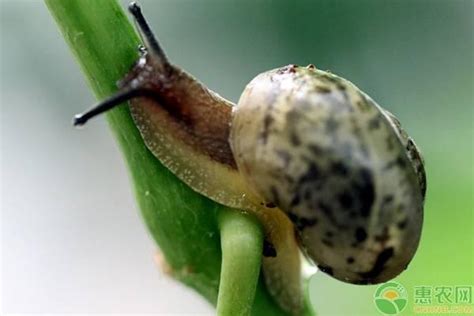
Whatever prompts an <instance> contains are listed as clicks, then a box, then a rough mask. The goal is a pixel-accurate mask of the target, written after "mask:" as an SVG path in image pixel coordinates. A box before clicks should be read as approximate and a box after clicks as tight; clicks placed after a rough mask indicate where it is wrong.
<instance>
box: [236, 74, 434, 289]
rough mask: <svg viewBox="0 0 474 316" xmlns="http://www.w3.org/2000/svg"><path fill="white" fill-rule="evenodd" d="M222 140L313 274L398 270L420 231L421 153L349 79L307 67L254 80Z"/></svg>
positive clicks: (351, 275) (364, 276)
mask: <svg viewBox="0 0 474 316" xmlns="http://www.w3.org/2000/svg"><path fill="white" fill-rule="evenodd" d="M230 142H231V147H232V150H233V152H234V156H235V159H236V162H237V166H238V169H239V171H240V172H241V173H242V174H243V177H244V179H246V181H247V183H248V184H249V186H250V187H251V188H252V189H253V191H254V192H255V193H256V194H258V195H260V196H262V197H263V198H264V199H265V200H266V201H270V202H273V203H274V204H276V205H277V206H278V207H279V208H280V209H282V210H284V211H285V212H286V213H287V215H288V216H289V218H290V219H291V220H292V221H293V223H294V224H295V226H296V228H297V230H298V232H299V234H300V237H301V242H302V245H303V248H304V250H305V252H306V253H307V255H308V256H309V257H310V258H311V259H312V260H313V261H314V262H316V263H317V264H318V266H319V267H320V269H321V270H322V271H324V272H326V273H328V274H330V275H332V276H334V277H335V278H337V279H339V280H342V281H345V282H350V283H358V284H367V283H379V282H384V281H387V280H389V279H391V278H393V277H395V276H397V275H398V274H399V273H400V272H401V271H403V270H404V269H405V268H406V266H407V265H408V263H409V262H410V260H411V259H412V257H413V255H414V253H415V251H416V249H417V246H418V242H419V239H420V235H421V227H422V220H423V195H424V191H425V183H426V181H425V176H424V171H423V163H422V160H421V156H420V155H419V152H418V150H417V149H416V146H415V145H414V143H413V142H412V141H411V139H409V138H408V137H407V136H406V133H404V132H403V130H402V129H401V127H400V125H399V123H398V120H396V119H395V118H394V117H393V116H392V115H391V114H388V113H387V112H385V111H384V110H382V109H381V108H380V107H379V106H378V105H377V104H376V103H375V102H374V101H373V100H371V99H370V98H369V97H368V96H367V95H365V94H364V93H363V92H361V91H360V90H359V89H358V88H357V87H356V86H354V85H353V84H352V83H350V82H348V81H347V80H344V79H342V78H340V77H337V76H335V75H332V74H330V73H327V72H324V71H320V70H316V69H314V67H313V66H309V67H307V68H304V67H297V66H294V65H290V66H287V67H284V68H280V69H276V70H272V71H269V72H266V73H263V74H260V75H258V76H257V77H256V78H255V79H253V80H252V82H250V83H249V84H248V86H247V87H246V88H245V90H244V92H243V93H242V96H241V97H240V100H239V103H238V105H237V106H236V107H235V108H234V109H233V119H232V128H231V134H230Z"/></svg>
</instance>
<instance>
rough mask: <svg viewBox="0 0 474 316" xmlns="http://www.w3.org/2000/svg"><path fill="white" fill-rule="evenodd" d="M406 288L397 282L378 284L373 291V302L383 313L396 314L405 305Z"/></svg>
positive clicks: (406, 299)
mask: <svg viewBox="0 0 474 316" xmlns="http://www.w3.org/2000/svg"><path fill="white" fill-rule="evenodd" d="M407 297H408V295H407V290H406V289H405V288H404V287H403V285H401V284H400V283H397V282H388V283H385V284H382V285H380V286H379V287H378V288H377V290H376V291H375V293H374V303H375V306H376V307H377V309H378V310H379V312H381V313H382V314H385V315H398V314H399V313H401V312H402V311H403V309H404V308H405V307H406V306H407V302H408V298H407Z"/></svg>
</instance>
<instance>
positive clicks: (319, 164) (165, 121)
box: [75, 4, 426, 311]
mask: <svg viewBox="0 0 474 316" xmlns="http://www.w3.org/2000/svg"><path fill="white" fill-rule="evenodd" d="M130 11H131V13H132V14H133V15H134V17H135V18H136V20H137V24H138V26H139V30H140V32H141V35H142V39H143V41H144V43H145V47H146V48H144V49H141V50H140V54H141V56H140V58H139V60H138V61H137V62H136V64H135V65H134V66H133V68H132V70H131V71H130V72H129V73H128V74H127V75H126V76H125V77H124V78H123V79H122V80H121V81H120V82H119V84H118V85H119V92H118V93H117V94H116V95H114V96H112V97H111V98H110V99H107V100H105V101H103V102H101V103H100V104H99V105H98V106H97V107H95V108H93V109H92V110H90V111H88V112H86V113H84V114H81V115H78V116H76V117H75V125H82V124H84V123H85V122H87V120H88V119H89V118H91V117H93V116H95V115H97V114H99V113H102V112H104V111H107V110H108V109H110V108H112V107H114V106H116V105H118V104H120V103H121V102H123V101H126V100H129V101H130V111H131V114H132V117H133V119H134V121H135V123H136V126H137V128H138V129H139V131H140V133H141V135H142V137H143V140H144V142H145V144H146V146H147V147H148V148H149V149H150V151H151V152H152V153H153V154H154V155H155V156H156V157H157V158H158V159H159V160H160V161H161V162H162V163H163V164H164V165H165V166H166V167H168V168H169V169H170V170H171V171H172V172H173V173H174V174H175V175H176V176H177V177H178V178H180V179H181V180H182V181H183V182H185V183H186V184H188V185H189V186H190V187H191V188H193V189H194V190H195V191H197V192H199V193H201V194H203V195H205V196H207V197H208V198H210V199H212V200H214V201H216V202H218V203H221V204H223V205H226V206H229V207H232V208H235V209H239V210H243V211H248V212H252V213H254V214H255V215H256V216H257V217H258V218H259V220H260V221H261V222H262V225H263V227H264V231H265V235H266V240H267V242H268V244H269V245H270V246H271V249H272V251H271V252H270V253H271V254H270V255H268V254H267V256H266V257H265V258H264V260H263V272H264V275H265V278H266V281H267V284H269V285H270V286H269V290H270V291H273V294H274V296H276V297H278V300H279V301H280V302H281V305H283V307H284V308H286V309H288V310H292V311H297V310H298V308H299V307H300V306H301V304H302V300H303V293H302V292H301V290H300V285H301V284H300V273H301V268H300V266H301V260H300V256H299V250H298V248H299V247H300V248H301V249H302V251H303V252H304V253H305V254H306V255H307V257H309V258H310V260H311V261H313V262H314V263H315V264H317V265H318V266H319V267H320V270H322V271H323V272H325V273H327V274H329V275H331V276H333V277H335V278H337V279H339V280H342V281H345V282H349V283H355V284H369V283H370V284H372V283H379V282H384V281H387V280H389V279H391V278H393V277H395V276H397V275H398V274H399V273H401V272H402V271H403V270H404V269H405V268H406V266H407V265H408V263H409V262H410V260H411V259H412V257H413V256H414V253H415V251H416V248H417V246H418V242H419V239H420V236H421V227H422V220H423V200H424V194H425V188H426V180H425V173H424V169H423V161H422V159H421V155H420V153H419V150H418V149H417V147H416V145H415V144H414V142H413V140H412V139H411V138H409V137H408V135H407V134H406V133H405V132H404V131H403V129H402V128H401V126H400V124H399V122H398V120H397V119H396V118H395V117H394V116H393V115H391V114H390V113H388V112H387V111H385V110H383V109H382V108H381V107H380V106H378V105H377V104H376V103H375V102H374V101H373V100H372V99H370V98H369V97H368V96H367V95H366V94H364V93H363V92H361V91H360V90H359V89H358V88H357V87H356V86H354V85H353V84H352V83H350V82H349V81H347V80H345V79H342V78H340V77H337V76H335V75H332V74H330V73H327V72H324V71H321V70H317V69H315V67H314V66H312V65H310V66H308V67H298V66H295V65H289V66H285V67H282V68H278V69H274V70H270V71H268V72H265V73H263V74H260V75H258V76H257V77H256V78H255V79H253V80H252V81H251V82H250V83H249V84H248V85H247V87H246V88H245V90H244V91H243V93H242V95H241V97H240V100H239V102H238V104H236V105H234V104H233V103H231V102H229V101H227V100H225V99H224V98H222V97H220V96H219V95H217V94H216V93H214V92H212V91H211V90H209V89H208V88H207V87H205V86H204V85H203V84H201V83H200V82H199V81H198V80H196V79H195V78H193V77H192V76H191V75H189V74H188V73H186V72H185V71H183V70H181V69H180V68H179V67H177V66H174V65H172V64H171V63H170V62H169V61H168V59H167V58H166V56H165V54H164V53H163V51H162V49H161V47H160V46H159V45H158V42H157V41H156V39H155V38H154V37H153V35H152V33H151V31H150V29H149V28H148V25H147V24H146V22H145V20H144V18H143V16H142V15H141V12H140V8H139V7H138V6H137V5H136V4H132V5H131V6H130ZM294 231H296V234H295V233H294ZM272 289H274V290H272ZM275 289H276V290H275Z"/></svg>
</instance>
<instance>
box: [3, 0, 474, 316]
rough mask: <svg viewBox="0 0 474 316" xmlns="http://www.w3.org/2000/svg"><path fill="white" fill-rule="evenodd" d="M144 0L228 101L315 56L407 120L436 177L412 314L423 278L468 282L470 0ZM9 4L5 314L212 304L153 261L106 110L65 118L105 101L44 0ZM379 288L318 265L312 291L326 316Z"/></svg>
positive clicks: (194, 69) (368, 307) (364, 306)
mask: <svg viewBox="0 0 474 316" xmlns="http://www.w3.org/2000/svg"><path fill="white" fill-rule="evenodd" d="M99 1H100V0H99ZM140 2H141V4H142V5H143V8H144V12H145V14H146V16H147V18H148V19H149V21H150V24H151V26H152V28H153V30H154V31H155V33H156V34H157V36H158V37H159V39H160V41H161V42H162V45H163V46H164V48H165V50H166V51H167V54H168V56H169V57H170V58H171V59H172V60H173V62H174V63H176V64H178V65H181V66H182V67H183V68H185V69H186V70H188V71H189V72H190V73H192V74H193V75H195V76H196V77H198V78H200V79H201V80H202V81H203V82H205V83H206V84H207V85H208V86H209V87H211V88H212V89H213V90H215V91H217V92H219V93H220V94H221V95H223V96H225V97H228V98H229V99H231V100H233V101H237V100H238V97H239V95H240V92H241V91H242V90H243V88H244V86H245V85H246V83H248V82H249V81H250V80H251V79H252V78H253V77H254V76H255V75H257V74H258V73H260V72H263V71H266V70H268V69H272V68H276V67H279V66H282V65H285V64H290V63H295V64H301V65H306V64H308V63H313V64H315V65H316V67H318V68H320V69H324V70H330V71H332V72H334V73H336V74H338V75H340V76H343V77H345V78H347V79H349V80H351V81H353V82H354V83H355V84H356V85H358V86H359V87H360V88H361V89H362V90H363V91H365V92H366V93H368V94H369V95H370V96H371V97H372V98H373V99H375V100H376V101H377V102H378V103H379V104H380V105H382V106H383V107H385V108H387V109H388V110H390V111H391V112H392V113H394V114H395V115H396V116H398V117H399V119H400V120H401V122H402V124H403V125H404V127H405V128H406V130H407V131H408V132H409V134H410V135H411V136H412V137H413V138H414V139H415V141H416V142H417V144H418V145H419V146H420V148H421V150H422V153H423V154H424V157H425V160H426V169H427V176H428V192H427V200H426V204H425V224H424V229H423V235H422V239H421V244H420V247H419V250H418V252H417V254H416V256H415V258H414V260H413V261H412V263H411V264H410V266H409V268H408V270H406V271H405V272H404V273H403V274H402V275H401V276H399V277H398V278H397V279H396V280H397V281H398V282H400V283H401V284H403V285H404V286H405V288H406V289H407V290H408V295H409V305H408V307H407V308H406V309H405V310H404V312H403V313H402V315H412V314H413V309H412V306H413V294H414V293H413V290H414V287H415V286H421V285H428V286H433V287H434V286H457V285H473V282H474V281H473V279H474V277H473V274H474V271H473V269H474V268H473V215H472V213H473V195H474V191H473V178H474V172H473V165H474V163H473V147H474V145H473V135H474V129H473V119H474V116H473V107H474V95H473V87H474V75H473V69H474V68H473V64H474V63H473V59H474V58H473V49H474V41H473V29H474V28H473V26H474V25H473V17H474V14H473V12H474V11H473V9H474V5H473V1H469V0H466V1H461V0H444V1H440V0H434V1H428V0H415V1H413V0H411V1H408V0H407V1H380V0H370V1H366V0H362V1H339V0H327V1H217V0H214V1H190V0H189V1H171V0H167V1H151V0H149V1H145V0H142V1H140ZM0 3H1V19H0V37H1V56H0V58H1V152H0V153H1V208H2V214H1V216H2V217H1V219H2V221H1V225H2V226H1V232H2V240H1V242H2V244H1V246H2V261H1V263H2V269H1V273H2V275H1V277H2V290H3V291H2V295H1V296H2V301H3V306H2V310H3V311H4V312H11V313H13V312H15V313H20V312H21V313H25V312H61V313H63V312H64V313H65V312H87V313H93V312H95V313H101V312H124V313H127V312H128V313H139V312H142V313H164V314H170V313H178V312H184V313H202V314H209V313H212V309H211V308H210V307H209V306H208V305H207V303H205V302H202V301H201V300H200V298H199V297H196V296H195V295H194V294H193V293H190V291H187V290H186V289H184V287H183V286H181V285H179V284H175V283H174V282H172V281H170V280H167V279H166V278H164V277H163V276H161V275H160V274H159V273H158V272H157V271H156V268H155V267H154V266H153V262H152V260H151V256H152V253H153V251H154V249H155V246H154V245H153V243H152V242H151V240H150V239H149V238H148V237H147V235H146V233H145V229H144V226H143V225H142V223H141V220H140V218H139V216H138V212H137V211H136V210H135V205H134V202H133V199H132V194H131V192H130V188H129V184H128V180H127V175H126V170H125V167H124V165H123V162H122V161H121V157H120V153H119V152H118V150H117V148H116V147H115V144H114V141H113V139H112V137H111V135H110V134H109V133H108V131H107V127H106V124H105V123H104V120H103V119H98V120H96V121H94V122H93V124H91V125H90V126H88V127H87V128H86V129H84V130H83V131H80V132H79V131H76V130H74V129H73V128H72V127H71V126H70V121H71V118H72V116H73V114H75V113H77V112H80V111H81V110H83V109H85V108H87V107H88V106H89V105H90V104H92V103H94V102H95V101H94V100H93V98H92V93H91V91H90V90H89V89H88V87H87V86H86V84H85V81H84V79H83V77H82V74H81V73H80V70H79V68H78V66H77V65H76V63H75V61H74V59H73V57H72V55H71V54H70V52H69V51H68V48H67V47H66V44H65V43H64V41H63V39H62V38H61V36H60V34H59V31H58V29H57V27H56V25H55V24H54V22H53V20H52V18H51V17H50V16H49V13H48V12H47V9H46V7H45V5H44V3H42V2H41V1H26V0H22V1H13V0H11V1H6V0H2V1H1V2H0ZM122 3H123V4H124V5H126V4H127V1H122ZM111 32H113V30H111ZM111 263H113V264H111ZM375 289H376V286H353V285H347V284H344V283H341V282H339V281H336V280H334V279H331V278H330V277H328V276H326V275H324V274H322V273H318V274H317V275H316V276H315V277H313V279H312V280H311V284H310V296H311V299H312V302H313V304H314V306H315V307H316V310H317V312H318V314H319V315H379V313H378V312H377V311H376V309H375V307H374V304H373V293H374V291H375ZM183 300H184V301H186V302H187V303H186V306H185V305H184V304H183ZM188 302H189V303H188Z"/></svg>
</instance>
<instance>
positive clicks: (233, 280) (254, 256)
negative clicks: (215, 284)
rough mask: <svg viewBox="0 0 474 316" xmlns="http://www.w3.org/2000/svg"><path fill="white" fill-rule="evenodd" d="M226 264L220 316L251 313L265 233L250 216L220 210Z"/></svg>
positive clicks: (220, 288)
mask: <svg viewBox="0 0 474 316" xmlns="http://www.w3.org/2000/svg"><path fill="white" fill-rule="evenodd" d="M219 228H220V230H221V248H222V266H221V279H220V284H219V296H218V298H217V314H218V315H220V316H228V315H229V316H232V315H242V316H244V315H250V312H251V310H252V305H253V301H254V298H255V291H256V288H257V283H258V276H259V273H260V265H261V261H262V245H263V232H262V228H261V226H260V224H259V223H258V222H257V221H256V219H255V218H253V217H251V216H250V215H244V214H239V213H238V212H236V211H233V210H224V211H221V212H220V213H219Z"/></svg>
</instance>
